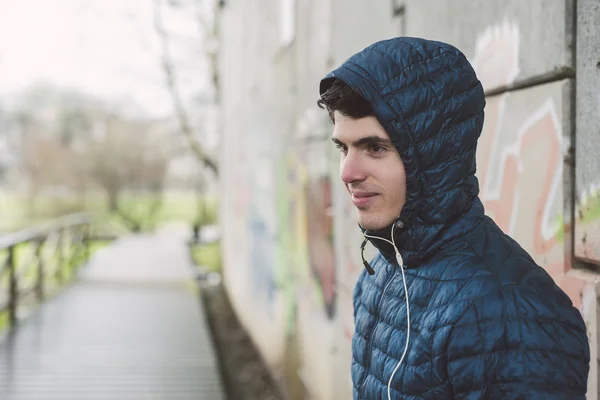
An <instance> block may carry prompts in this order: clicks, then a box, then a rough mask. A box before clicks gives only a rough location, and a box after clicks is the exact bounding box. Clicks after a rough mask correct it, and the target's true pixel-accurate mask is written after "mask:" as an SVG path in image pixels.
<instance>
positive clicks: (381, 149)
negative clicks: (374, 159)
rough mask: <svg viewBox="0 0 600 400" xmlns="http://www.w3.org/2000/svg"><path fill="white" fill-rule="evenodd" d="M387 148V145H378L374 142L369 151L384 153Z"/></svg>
mask: <svg viewBox="0 0 600 400" xmlns="http://www.w3.org/2000/svg"><path fill="white" fill-rule="evenodd" d="M385 150H386V148H385V147H383V146H379V145H376V144H374V145H372V146H371V147H369V151H370V152H371V153H383V152H384V151H385Z"/></svg>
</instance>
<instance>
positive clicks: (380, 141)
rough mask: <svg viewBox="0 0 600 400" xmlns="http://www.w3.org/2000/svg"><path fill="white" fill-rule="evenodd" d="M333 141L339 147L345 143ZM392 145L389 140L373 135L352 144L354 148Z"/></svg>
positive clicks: (333, 139)
mask: <svg viewBox="0 0 600 400" xmlns="http://www.w3.org/2000/svg"><path fill="white" fill-rule="evenodd" d="M331 140H332V141H333V143H335V144H337V145H344V143H343V142H342V141H341V140H339V139H337V138H332V139H331ZM391 144H392V142H391V140H389V139H384V138H381V137H379V136H375V135H372V136H366V137H363V138H360V139H358V140H356V141H354V142H353V143H352V146H354V147H361V146H368V145H391Z"/></svg>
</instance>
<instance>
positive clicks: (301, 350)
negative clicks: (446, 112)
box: [221, 0, 600, 399]
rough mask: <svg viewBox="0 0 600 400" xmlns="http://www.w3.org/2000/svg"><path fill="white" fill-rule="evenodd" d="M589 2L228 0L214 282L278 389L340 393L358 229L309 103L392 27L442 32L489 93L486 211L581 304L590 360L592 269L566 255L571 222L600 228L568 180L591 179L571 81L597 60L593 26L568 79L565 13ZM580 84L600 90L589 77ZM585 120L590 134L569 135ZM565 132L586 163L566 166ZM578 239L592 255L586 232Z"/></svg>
mask: <svg viewBox="0 0 600 400" xmlns="http://www.w3.org/2000/svg"><path fill="white" fill-rule="evenodd" d="M588 3H589V4H588ZM592 3H593V2H591V1H588V0H579V8H580V9H579V10H575V8H574V5H575V2H574V1H572V0H569V1H563V0H561V1H558V0H555V1H549V0H546V1H544V0H532V1H529V2H522V1H517V0H511V1H504V0H502V1H501V0H493V1H488V2H485V4H483V3H482V2H479V1H476V0H454V1H449V0H419V1H417V0H406V1H404V2H402V1H399V0H396V1H395V2H393V1H390V2H365V1H362V0H325V1H317V0H304V1H299V0H296V1H295V2H294V1H292V0H286V1H283V0H279V1H278V0H244V1H242V0H228V1H226V4H225V7H224V9H223V15H222V18H223V49H222V60H221V61H222V69H221V77H222V82H223V85H224V87H223V126H224V134H223V146H222V160H223V161H222V162H223V164H222V165H223V167H222V168H223V172H222V182H221V185H222V188H221V193H222V200H223V207H222V214H221V217H222V223H223V232H224V238H223V245H224V261H225V272H224V273H225V281H226V284H227V288H228V291H229V294H230V297H231V300H232V302H233V304H234V307H235V308H236V310H237V312H238V315H239V317H240V319H241V321H242V322H243V324H244V325H245V326H246V327H247V328H248V330H249V331H250V333H251V335H252V337H253V339H254V341H255V343H256V345H257V346H258V348H259V349H260V350H261V353H262V355H263V357H264V359H265V361H266V362H267V363H268V364H269V365H270V367H271V370H272V371H273V374H274V376H275V377H276V378H277V380H278V381H279V382H280V383H281V385H282V388H283V390H284V391H285V392H286V393H287V394H288V395H289V397H290V398H293V399H304V398H311V399H346V398H351V383H350V368H349V367H350V363H351V349H350V341H351V335H352V332H353V320H352V318H353V314H352V289H353V286H354V283H355V281H356V278H357V276H358V273H359V272H360V270H361V268H362V264H361V261H360V251H359V250H360V248H359V246H360V243H361V235H360V232H359V230H358V228H357V225H356V221H355V219H354V211H353V207H352V205H351V203H350V202H349V199H348V198H347V195H346V193H345V191H344V190H343V187H342V185H341V183H340V179H339V172H338V157H339V156H338V154H337V152H336V151H335V150H334V149H333V146H332V145H331V143H330V140H329V137H330V134H331V126H330V124H329V122H328V121H327V118H326V113H325V112H323V111H321V110H319V109H318V108H317V107H316V105H315V103H316V100H317V98H318V82H319V80H320V79H321V77H322V76H323V75H324V74H325V73H326V72H327V71H329V70H330V69H332V68H334V67H335V66H337V65H338V64H340V63H341V62H343V61H344V60H345V59H346V58H347V57H349V56H350V55H352V54H353V53H355V52H356V51H359V50H360V49H362V48H364V47H365V46H367V45H369V44H371V43H372V42H374V41H376V40H379V39H384V38H389V37H393V36H397V35H410V36H424V37H428V38H432V39H438V40H444V41H448V42H450V43H452V44H455V45H456V46H457V47H459V48H461V50H463V52H464V53H465V54H466V56H467V57H468V58H469V59H470V60H471V61H472V62H473V64H474V66H475V68H476V70H477V72H478V74H479V76H480V77H481V79H482V81H483V82H484V86H485V89H486V91H487V93H488V98H487V101H488V105H487V108H486V122H485V127H484V132H483V135H482V138H481V140H480V143H479V153H478V166H479V169H478V177H479V179H480V183H481V198H482V200H483V202H484V204H485V206H486V210H487V213H488V214H489V215H491V216H492V217H493V218H494V219H495V220H496V221H497V222H498V223H499V224H500V226H501V227H502V228H503V229H504V230H505V231H507V232H508V233H509V234H511V235H512V236H513V237H514V238H515V239H516V240H517V241H519V242H520V243H521V244H522V245H523V246H524V247H525V248H526V249H527V250H528V251H529V252H530V253H531V254H532V256H533V257H534V258H535V259H536V261H537V262H538V263H540V264H541V265H543V266H544V267H545V268H546V269H547V270H548V271H549V272H550V274H551V275H552V276H553V278H554V279H555V280H556V281H557V283H558V284H559V285H560V286H561V287H562V288H563V289H564V290H565V291H566V292H567V293H568V294H569V296H570V297H571V298H572V299H573V302H574V303H575V305H576V306H577V307H579V308H580V310H581V312H582V313H583V315H584V318H585V319H586V323H587V324H588V327H589V334H590V341H591V343H592V349H593V351H594V352H595V353H594V360H596V358H597V355H596V348H597V328H596V327H597V292H598V286H597V277H596V275H595V274H593V273H591V272H588V270H587V269H582V268H579V266H580V264H579V263H578V262H575V261H574V259H573V252H574V251H577V252H578V255H581V254H579V253H580V251H579V250H574V249H575V248H577V246H578V244H581V242H582V240H579V242H577V241H575V242H574V235H573V229H572V228H571V227H572V226H573V225H575V227H576V232H579V228H580V227H585V229H586V230H585V232H586V235H587V236H586V237H587V239H586V243H598V242H600V240H599V239H600V229H599V230H593V229H591V230H590V228H589V226H592V225H589V224H587V220H583V221H584V222H585V224H583V223H582V222H581V221H582V219H581V218H580V214H581V213H578V214H577V217H578V219H576V220H574V219H573V213H574V209H575V204H574V203H575V200H576V197H577V196H575V192H576V191H575V177H577V185H578V186H577V187H578V188H579V187H583V186H582V185H584V184H585V183H590V184H591V183H593V182H596V184H598V183H600V181H598V180H597V179H596V178H598V176H600V174H598V173H597V172H596V173H595V171H598V170H600V169H599V168H596V167H595V165H594V164H593V163H594V160H595V157H594V151H593V150H591V149H592V148H591V147H587V146H588V144H587V142H591V141H592V135H593V134H596V133H597V125H594V124H595V123H597V117H596V116H595V115H594V113H593V112H591V110H589V109H586V108H583V107H582V106H581V105H580V104H581V102H582V101H587V100H585V99H584V98H580V96H581V95H583V94H584V93H586V89H587V87H584V88H580V86H581V85H582V83H581V82H580V81H579V79H580V78H581V77H582V76H583V75H579V68H582V69H583V68H587V69H588V72H587V78H585V79H587V80H588V81H590V82H591V81H592V80H593V79H598V77H597V75H595V73H596V70H594V69H593V68H591V67H590V66H593V67H594V68H596V63H597V61H593V62H592V61H584V60H585V59H586V57H587V58H591V57H592V55H593V49H594V47H593V46H594V45H595V43H597V41H596V42H594V39H586V41H585V43H587V46H588V47H589V49H588V50H587V53H581V54H580V53H577V79H575V73H574V71H575V67H576V66H575V58H576V57H575V54H574V45H575V36H574V32H575V29H576V26H575V20H576V19H577V18H576V11H577V12H578V13H581V12H583V11H584V10H583V9H584V8H585V10H587V11H586V12H588V11H590V10H591V9H592V8H593V7H592ZM285 4H292V5H293V7H294V10H295V18H294V20H295V29H294V36H293V40H292V41H291V43H290V42H282V40H281V39H282V35H281V31H282V27H281V21H282V17H281V15H282V14H281V11H282V10H281V7H283V6H284V5H285ZM586 7H587V8H586ZM592 11H594V12H596V14H593V13H592V14H591V15H592V17H593V15H596V17H597V16H598V10H597V9H594V10H592ZM592 17H590V16H586V17H585V18H583V17H581V18H578V19H579V23H580V24H581V25H578V26H577V30H578V31H579V30H580V29H584V28H583V26H586V25H585V24H587V28H585V29H587V30H588V31H589V30H594V29H598V28H597V26H599V25H598V24H597V23H596V22H597V20H593V18H592ZM537 21H539V23H537ZM594 21H596V22H594ZM542 22H543V23H542ZM594 23H596V25H594ZM284 30H285V29H284ZM597 37H598V35H597V34H596V36H595V38H597ZM580 41H581V39H577V44H578V48H580V47H582V46H583V47H582V48H584V49H585V45H583V44H580ZM595 48H596V49H597V45H596V47H595ZM582 51H583V50H582ZM590 63H591V64H590ZM582 65H583V66H582ZM595 87H598V86H595ZM576 88H577V96H576V95H575V89H576ZM585 96H588V97H590V98H591V97H593V96H596V97H597V95H596V94H595V93H593V90H592V89H589V90H588V91H587V94H585ZM595 101H600V100H598V98H595ZM595 104H597V103H595ZM576 110H577V111H576ZM596 114H597V113H596ZM576 117H577V128H576V125H575V119H576ZM595 118H596V119H595ZM580 120H581V121H585V122H580ZM585 124H587V125H585ZM582 127H586V128H585V129H587V132H588V133H587V136H585V134H584V135H583V136H581V138H582V139H580V129H581V128H582ZM594 128H595V129H596V131H594ZM576 138H577V140H575V139H576ZM575 145H576V146H577V151H578V153H577V157H578V158H577V165H578V168H579V165H580V163H585V164H586V165H587V166H588V170H587V172H585V173H583V172H582V173H580V171H579V169H576V170H574V169H573V166H574V162H573V156H572V155H573V153H574V147H575ZM580 147H582V148H584V151H581V153H580ZM585 149H588V151H587V153H586V151H585ZM596 154H597V153H596ZM580 158H582V160H583V161H582V160H580ZM595 179H596V180H595ZM580 182H583V183H580ZM584 186H585V185H584ZM578 190H579V189H578ZM588 204H590V203H588ZM579 206H580V204H578V208H580V209H581V207H579ZM588 214H589V213H588ZM592 215H593V213H592ZM588 219H589V217H588ZM582 232H584V231H583V230H582ZM581 251H587V252H588V253H586V254H589V251H590V250H589V246H588V247H586V248H585V249H583V250H581ZM369 252H371V253H372V252H373V249H369ZM592 258H593V257H592ZM596 259H598V258H597V257H596ZM592 369H593V370H592V374H591V377H590V393H591V394H590V397H589V398H590V399H595V398H597V397H596V396H597V392H598V389H597V373H598V372H597V371H598V368H597V364H596V363H595V362H594V363H593V365H592Z"/></svg>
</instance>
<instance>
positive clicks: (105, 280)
mask: <svg viewBox="0 0 600 400" xmlns="http://www.w3.org/2000/svg"><path fill="white" fill-rule="evenodd" d="M184 243H185V237H184V235H183V234H182V233H181V230H179V229H175V228H170V229H167V230H163V231H162V232H160V233H158V234H156V235H147V236H137V237H130V238H125V239H122V240H120V241H119V242H117V243H115V244H114V245H113V246H111V247H110V248H108V249H105V250H101V251H100V252H99V253H98V254H97V255H96V256H95V257H94V258H93V259H92V260H91V262H90V264H89V265H88V266H87V267H86V268H85V269H83V270H82V271H81V274H80V279H79V280H78V281H77V282H76V283H75V284H74V285H73V286H71V287H69V288H67V289H65V290H64V292H62V293H61V294H60V295H59V296H57V297H56V298H54V299H52V300H49V301H47V302H46V303H45V304H44V305H43V306H42V307H40V308H39V309H38V310H37V311H36V312H35V313H34V314H33V315H31V316H30V317H29V318H27V319H26V320H25V321H24V322H23V323H22V325H21V326H19V327H18V328H17V329H16V333H15V334H14V335H12V336H8V337H5V338H4V339H3V340H2V339H0V399H2V400H38V399H39V400H42V399H43V400H155V399H156V400H184V399H185V400H194V399H199V400H219V399H223V398H224V395H223V390H222V387H221V382H220V377H219V374H218V368H217V362H216V356H215V353H214V351H213V348H212V344H211V340H210V335H209V331H208V328H207V326H206V323H205V318H204V315H203V310H202V308H201V305H200V304H199V298H198V296H197V293H196V289H195V286H194V284H193V275H192V272H193V271H192V268H191V265H190V260H189V256H188V251H187V248H186V246H185V244H184Z"/></svg>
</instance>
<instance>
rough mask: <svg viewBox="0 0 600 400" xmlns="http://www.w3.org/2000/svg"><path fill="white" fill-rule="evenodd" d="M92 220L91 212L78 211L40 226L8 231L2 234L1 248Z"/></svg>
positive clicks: (0, 237) (41, 237)
mask: <svg viewBox="0 0 600 400" xmlns="http://www.w3.org/2000/svg"><path fill="white" fill-rule="evenodd" d="M91 221H92V216H91V214H88V213H76V214H70V215H66V216H64V217H59V218H57V219H55V220H52V221H50V222H48V223H46V224H44V225H41V226H38V227H34V228H27V229H22V230H20V231H17V232H12V233H7V234H6V235H2V236H0V250H3V249H6V248H8V247H11V246H15V245H17V244H20V243H24V242H31V241H33V240H38V239H43V238H44V237H45V236H47V234H48V233H49V232H52V231H56V230H59V229H63V228H69V227H72V226H78V225H85V224H89V223H90V222H91Z"/></svg>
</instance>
